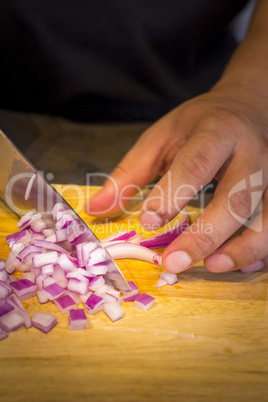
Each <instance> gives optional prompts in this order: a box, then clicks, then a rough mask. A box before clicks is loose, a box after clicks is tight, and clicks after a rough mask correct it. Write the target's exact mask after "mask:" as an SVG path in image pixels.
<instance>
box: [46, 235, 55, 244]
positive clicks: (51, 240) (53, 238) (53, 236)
mask: <svg viewBox="0 0 268 402" xmlns="http://www.w3.org/2000/svg"><path fill="white" fill-rule="evenodd" d="M45 240H46V241H49V242H50V243H57V238H56V235H55V234H54V235H52V236H49V237H47V238H46V239H45Z"/></svg>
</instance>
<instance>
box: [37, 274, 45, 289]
mask: <svg viewBox="0 0 268 402" xmlns="http://www.w3.org/2000/svg"><path fill="white" fill-rule="evenodd" d="M45 278H47V275H44V274H39V275H37V276H36V277H35V283H36V286H37V289H38V290H40V289H43V286H44V279H45Z"/></svg>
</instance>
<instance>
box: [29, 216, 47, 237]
mask: <svg viewBox="0 0 268 402" xmlns="http://www.w3.org/2000/svg"><path fill="white" fill-rule="evenodd" d="M30 227H31V229H32V230H34V231H35V232H38V233H40V232H42V230H43V229H45V228H46V222H45V221H44V220H43V219H42V218H40V219H36V220H34V221H33V219H32V220H31V224H30Z"/></svg>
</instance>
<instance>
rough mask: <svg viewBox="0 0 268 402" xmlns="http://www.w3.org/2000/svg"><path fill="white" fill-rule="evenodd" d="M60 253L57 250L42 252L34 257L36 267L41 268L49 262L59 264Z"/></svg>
mask: <svg viewBox="0 0 268 402" xmlns="http://www.w3.org/2000/svg"><path fill="white" fill-rule="evenodd" d="M57 262H58V253H57V252H56V251H47V252H45V253H42V254H38V255H35V256H34V258H33V264H34V267H35V268H41V267H42V266H43V265H47V264H57Z"/></svg>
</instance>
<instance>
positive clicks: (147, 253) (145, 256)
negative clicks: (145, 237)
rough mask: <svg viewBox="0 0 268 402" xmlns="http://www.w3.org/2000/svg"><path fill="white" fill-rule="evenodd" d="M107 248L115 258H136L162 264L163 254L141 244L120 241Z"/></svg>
mask: <svg viewBox="0 0 268 402" xmlns="http://www.w3.org/2000/svg"><path fill="white" fill-rule="evenodd" d="M106 250H107V251H108V253H109V254H110V255H111V257H112V258H113V259H115V260H120V259H122V258H134V259H136V260H141V261H147V262H150V263H152V264H155V265H159V266H162V256H161V254H158V253H157V252H155V251H153V250H150V249H148V248H147V247H143V246H141V245H139V244H132V243H123V244H122V243H120V244H113V245H111V246H107V247H106Z"/></svg>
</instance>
